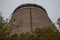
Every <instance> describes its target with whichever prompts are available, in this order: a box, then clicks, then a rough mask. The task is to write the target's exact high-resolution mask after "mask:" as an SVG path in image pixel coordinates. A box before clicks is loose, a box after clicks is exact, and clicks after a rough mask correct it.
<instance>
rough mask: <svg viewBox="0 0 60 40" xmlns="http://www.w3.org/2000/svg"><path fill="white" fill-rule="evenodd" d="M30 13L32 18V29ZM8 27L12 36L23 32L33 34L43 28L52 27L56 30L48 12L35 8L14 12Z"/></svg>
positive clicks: (20, 9) (28, 7) (24, 8)
mask: <svg viewBox="0 0 60 40" xmlns="http://www.w3.org/2000/svg"><path fill="white" fill-rule="evenodd" d="M30 13H31V16H32V27H31V19H30ZM8 27H9V31H10V32H11V33H12V34H14V33H17V34H20V33H23V32H29V33H32V31H34V29H36V28H43V27H51V28H52V29H55V27H53V23H52V22H51V20H50V19H49V17H48V15H47V12H45V11H44V10H43V9H41V8H38V7H33V6H31V7H30V6H27V7H26V6H25V7H22V8H19V9H17V10H16V11H14V12H13V15H12V18H11V20H10V22H9V25H8Z"/></svg>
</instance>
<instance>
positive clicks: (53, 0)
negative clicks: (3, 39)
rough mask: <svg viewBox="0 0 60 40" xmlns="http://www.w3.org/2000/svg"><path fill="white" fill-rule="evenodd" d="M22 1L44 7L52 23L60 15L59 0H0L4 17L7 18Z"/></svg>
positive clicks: (0, 7)
mask: <svg viewBox="0 0 60 40" xmlns="http://www.w3.org/2000/svg"><path fill="white" fill-rule="evenodd" d="M24 3H34V4H38V5H41V6H42V7H44V8H45V9H46V11H47V13H48V16H49V17H50V19H51V20H52V22H53V23H54V22H56V20H57V19H58V18H59V17H60V0H0V12H2V15H3V17H4V18H9V16H10V14H12V12H13V11H14V10H15V8H16V7H18V6H19V5H21V4H24Z"/></svg>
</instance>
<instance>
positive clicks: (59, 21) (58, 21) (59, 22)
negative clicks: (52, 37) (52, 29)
mask: <svg viewBox="0 0 60 40" xmlns="http://www.w3.org/2000/svg"><path fill="white" fill-rule="evenodd" d="M57 24H58V25H59V29H60V18H58V20H57Z"/></svg>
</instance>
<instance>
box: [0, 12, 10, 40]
mask: <svg viewBox="0 0 60 40" xmlns="http://www.w3.org/2000/svg"><path fill="white" fill-rule="evenodd" d="M8 35H9V32H8V28H7V21H5V20H4V19H3V17H2V14H1V12H0V40H5V39H7V38H8Z"/></svg>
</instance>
